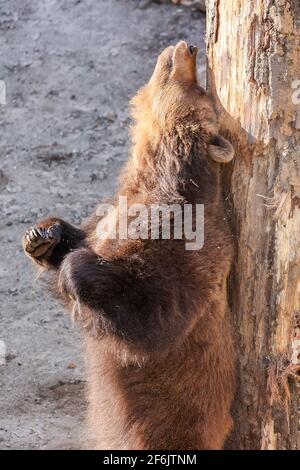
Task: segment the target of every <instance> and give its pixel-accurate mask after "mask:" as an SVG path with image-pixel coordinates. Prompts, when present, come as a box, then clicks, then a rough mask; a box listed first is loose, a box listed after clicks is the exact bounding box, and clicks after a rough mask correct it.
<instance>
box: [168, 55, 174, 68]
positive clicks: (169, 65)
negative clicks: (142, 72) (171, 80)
mask: <svg viewBox="0 0 300 470" xmlns="http://www.w3.org/2000/svg"><path fill="white" fill-rule="evenodd" d="M167 67H168V68H169V69H171V68H172V67H173V58H172V57H170V58H169V60H168V62H167Z"/></svg>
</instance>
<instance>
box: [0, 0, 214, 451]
mask: <svg viewBox="0 0 300 470" xmlns="http://www.w3.org/2000/svg"><path fill="white" fill-rule="evenodd" d="M204 25H205V17H204V16H203V14H201V13H200V12H196V11H193V9H189V8H183V7H177V6H172V5H167V4H162V5H161V4H158V3H155V2H148V1H133V0H63V1H61V0H10V1H9V2H7V0H0V36H1V55H0V80H4V81H5V84H6V90H7V96H6V105H0V129H1V134H0V135H1V140H0V208H1V218H0V340H1V341H2V342H4V343H5V346H6V360H5V362H6V363H5V364H3V365H0V387H1V392H0V393H1V396H0V448H1V449H9V448H15V449H41V448H42V449H43V448H57V447H67V448H68V447H69V446H72V445H73V446H74V442H77V439H78V435H79V430H80V429H82V426H83V421H84V412H85V401H84V367H83V359H82V346H81V340H80V334H79V332H78V331H77V330H76V328H75V327H74V326H73V325H72V324H71V319H70V318H69V316H68V315H67V314H66V313H65V312H64V311H63V308H62V307H61V306H60V305H59V303H58V302H56V301H55V300H54V299H52V298H51V296H50V295H49V294H48V293H47V292H44V289H43V285H42V284H41V283H40V282H39V281H36V280H35V278H34V277H35V272H34V269H33V267H32V266H31V264H30V262H29V260H28V259H26V258H25V256H24V255H23V252H22V247H21V243H20V240H21V236H22V234H23V233H24V231H25V229H26V228H27V227H28V226H29V225H30V224H31V223H34V222H35V221H36V220H37V219H39V218H41V217H45V216H48V215H49V214H54V215H58V216H62V217H64V218H66V219H67V220H70V221H71V222H73V223H79V222H80V221H81V220H82V219H84V218H85V217H86V216H87V214H89V213H90V212H91V211H92V210H93V208H94V207H95V205H96V203H97V202H98V201H99V200H101V198H102V197H105V196H108V195H109V194H110V193H111V192H112V191H113V189H114V187H115V186H116V183H117V175H118V172H119V170H120V167H121V165H122V164H123V162H124V161H125V160H126V159H127V155H128V148H129V142H128V128H129V125H130V120H129V115H128V99H129V98H130V97H131V96H132V95H133V94H134V93H135V91H136V90H137V88H138V87H140V86H141V85H142V84H144V82H145V81H146V80H147V79H148V78H149V76H150V74H151V71H152V69H153V66H154V64H155V60H156V57H157V55H158V53H159V51H160V50H162V48H164V47H165V46H167V45H169V44H174V43H175V42H177V41H178V40H179V39H186V40H187V41H189V42H192V43H196V44H198V45H199V46H200V48H201V51H202V52H201V53H200V60H199V66H200V69H201V70H200V71H201V74H202V75H203V70H204V63H205V58H204V53H203V51H204V39H203V34H204ZM1 344H2V348H3V343H1ZM0 349H1V348H0ZM0 355H1V353H0ZM2 355H3V352H2ZM0 359H1V358H0ZM0 362H1V361H0ZM3 362H4V361H3ZM71 442H73V444H70V443H71Z"/></svg>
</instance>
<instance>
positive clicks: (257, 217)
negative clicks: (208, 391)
mask: <svg viewBox="0 0 300 470" xmlns="http://www.w3.org/2000/svg"><path fill="white" fill-rule="evenodd" d="M299 23H300V2H299V0H294V1H289V0H264V1H262V0H232V1H230V2H229V1H227V0H209V1H208V3H207V26H208V31H207V48H208V63H209V67H208V87H209V88H210V89H211V91H212V92H213V93H214V94H215V95H216V96H218V104H219V107H220V110H221V111H222V117H223V126H224V129H227V133H228V134H229V136H230V137H231V140H232V142H233V143H234V145H235V148H236V158H235V161H234V163H233V164H232V165H231V168H230V169H229V170H227V169H226V170H225V172H226V173H224V182H225V191H226V192H227V196H228V208H229V211H230V213H231V218H232V224H233V228H234V230H235V234H236V250H237V256H236V264H235V266H234V270H233V273H232V282H231V285H230V287H229V296H230V300H231V304H232V310H233V313H234V317H235V322H236V330H237V342H238V345H239V350H240V361H239V370H238V375H239V390H238V393H237V397H236V404H235V410H234V414H235V431H234V432H233V435H232V437H231V439H230V442H229V443H228V447H230V448H235V449H300V433H299V401H300V400H299V385H298V384H299V358H300V348H299V344H300V104H297V103H296V102H295V89H294V88H293V82H295V81H296V80H300V33H299V29H300V28H299ZM294 86H295V83H294ZM293 93H294V103H293V99H292V96H293ZM298 96H299V94H298Z"/></svg>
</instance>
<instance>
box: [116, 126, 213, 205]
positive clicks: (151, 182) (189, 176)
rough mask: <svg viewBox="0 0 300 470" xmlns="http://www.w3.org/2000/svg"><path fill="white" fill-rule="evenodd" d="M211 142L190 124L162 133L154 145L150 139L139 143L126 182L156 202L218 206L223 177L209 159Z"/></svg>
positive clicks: (129, 166)
mask: <svg viewBox="0 0 300 470" xmlns="http://www.w3.org/2000/svg"><path fill="white" fill-rule="evenodd" d="M208 139H209V136H208V135H207V134H206V133H205V131H204V130H203V129H201V127H200V125H199V124H198V123H193V122H191V123H188V124H187V123H184V124H180V125H177V126H174V127H173V128H171V129H170V130H167V131H164V132H161V133H160V134H159V135H158V136H156V138H155V139H154V142H155V143H154V144H153V143H152V142H151V139H145V140H144V141H143V143H142V145H140V142H137V143H136V145H135V147H134V149H133V159H132V160H131V161H130V162H129V165H128V167H127V171H126V172H125V175H124V176H125V178H124V182H125V181H127V184H126V185H127V186H129V187H131V188H135V189H134V191H135V192H137V191H138V192H141V191H145V193H147V195H148V196H149V197H150V198H151V199H152V200H155V201H156V202H178V203H180V202H183V203H184V202H188V203H197V204H211V203H216V202H217V200H218V199H219V197H220V191H219V186H220V183H219V179H220V175H219V167H218V165H217V164H215V163H214V162H212V161H211V160H210V159H209V158H208V157H207V142H208ZM128 173H129V174H128ZM129 187H128V189H129ZM124 189H125V188H124Z"/></svg>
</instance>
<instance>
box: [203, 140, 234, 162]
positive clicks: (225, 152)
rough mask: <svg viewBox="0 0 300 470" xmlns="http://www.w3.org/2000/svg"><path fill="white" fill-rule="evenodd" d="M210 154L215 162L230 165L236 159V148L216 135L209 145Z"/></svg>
mask: <svg viewBox="0 0 300 470" xmlns="http://www.w3.org/2000/svg"><path fill="white" fill-rule="evenodd" d="M208 154H209V156H210V158H212V159H213V160H214V161H215V162H218V163H228V162H230V161H231V160H232V159H233V157H234V148H233V147H232V145H231V143H230V142H229V141H228V140H226V139H224V137H222V136H221V135H215V136H214V137H213V138H212V139H211V140H210V142H209V144H208Z"/></svg>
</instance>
